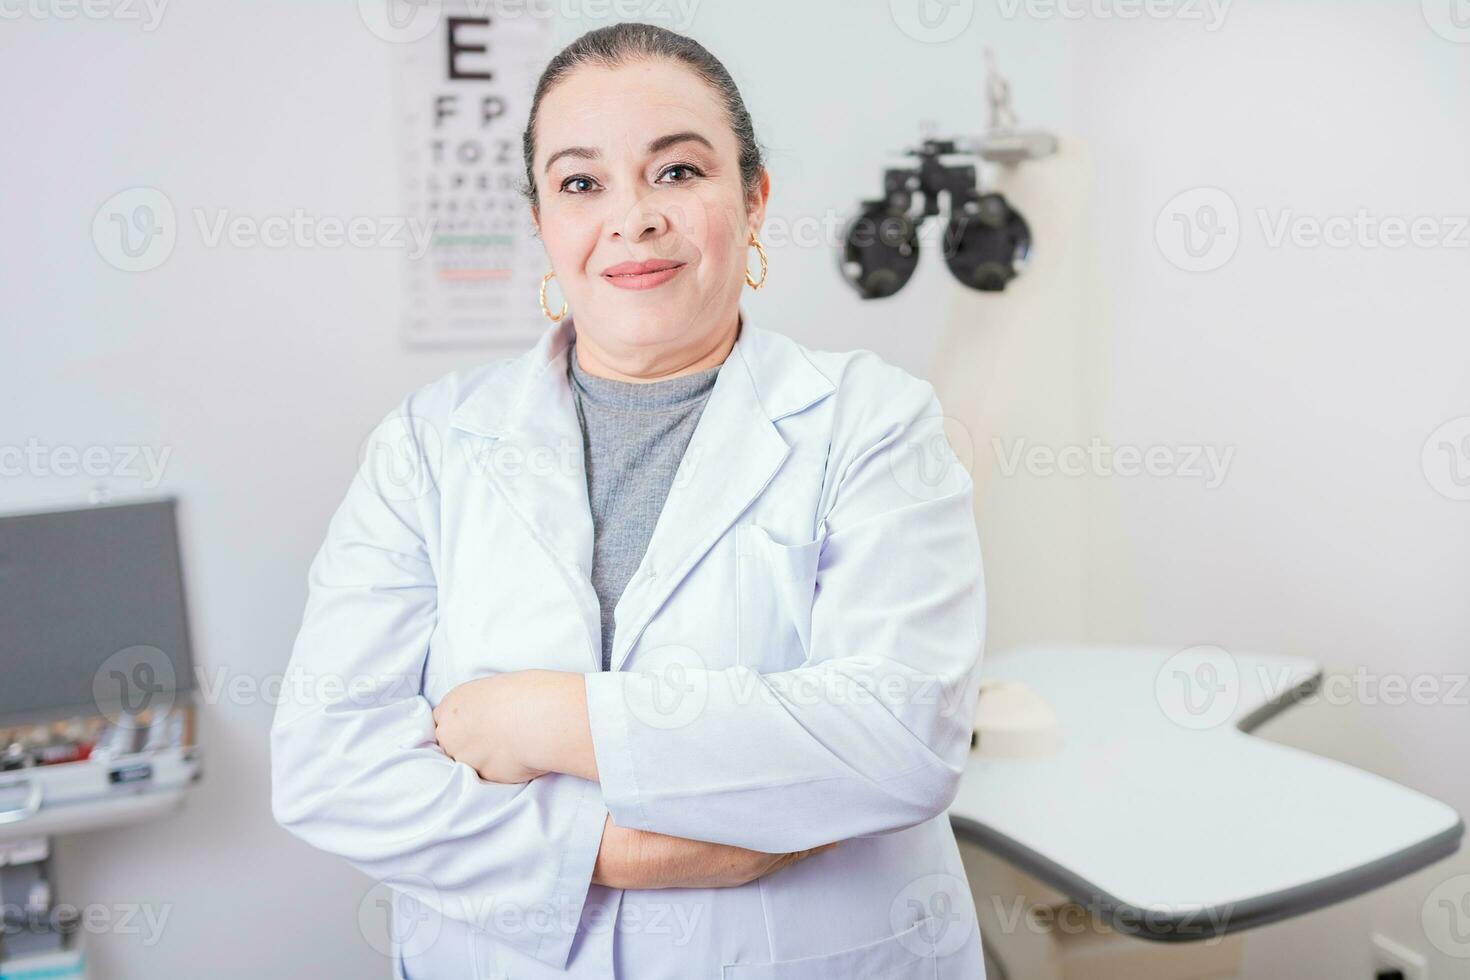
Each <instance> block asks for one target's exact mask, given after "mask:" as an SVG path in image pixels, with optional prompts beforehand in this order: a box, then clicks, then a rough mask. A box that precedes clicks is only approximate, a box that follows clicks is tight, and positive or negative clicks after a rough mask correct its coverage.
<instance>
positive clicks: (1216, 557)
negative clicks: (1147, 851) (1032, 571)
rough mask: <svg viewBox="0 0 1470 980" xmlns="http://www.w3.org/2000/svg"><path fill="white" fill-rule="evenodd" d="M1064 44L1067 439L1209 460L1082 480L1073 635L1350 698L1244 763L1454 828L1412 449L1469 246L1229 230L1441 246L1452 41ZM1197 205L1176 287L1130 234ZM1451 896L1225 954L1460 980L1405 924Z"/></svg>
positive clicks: (1457, 107) (1137, 235)
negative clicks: (1207, 249) (1285, 764)
mask: <svg viewBox="0 0 1470 980" xmlns="http://www.w3.org/2000/svg"><path fill="white" fill-rule="evenodd" d="M1425 6H1426V8H1433V7H1435V5H1434V4H1432V3H1431V4H1426V5H1425ZM1082 26H1083V30H1084V33H1085V35H1086V39H1085V41H1084V42H1083V43H1082V44H1080V45H1079V46H1078V49H1077V51H1078V54H1079V56H1080V58H1081V62H1080V65H1079V66H1078V67H1077V69H1076V70H1077V72H1078V74H1080V75H1082V76H1083V77H1086V78H1087V79H1088V85H1087V86H1086V89H1085V90H1084V91H1083V92H1082V93H1081V97H1082V100H1083V101H1082V106H1083V109H1082V112H1083V116H1084V118H1085V119H1086V122H1085V124H1084V125H1085V128H1086V131H1087V132H1088V134H1089V135H1090V137H1091V139H1092V140H1093V142H1094V146H1095V148H1096V151H1097V157H1098V161H1099V170H1100V174H1099V184H1100V186H1101V187H1102V188H1103V191H1102V193H1101V194H1100V197H1099V202H1098V221H1099V225H1098V234H1099V235H1100V238H1101V240H1102V241H1103V242H1104V243H1105V245H1104V247H1103V249H1102V256H1103V275H1104V278H1105V279H1106V280H1107V281H1109V282H1110V283H1111V284H1112V286H1113V290H1112V294H1113V295H1112V300H1111V303H1110V306H1109V309H1108V313H1109V316H1110V320H1111V331H1112V343H1111V344H1110V347H1109V349H1110V350H1111V360H1110V361H1109V362H1108V363H1107V364H1105V365H1097V369H1098V370H1099V371H1101V372H1103V373H1104V374H1105V375H1106V377H1107V384H1106V391H1107V394H1105V395H1104V396H1103V397H1102V398H1101V400H1100V403H1099V404H1097V405H1096V406H1095V409H1094V412H1093V416H1094V420H1095V424H1096V426H1097V428H1098V430H1100V431H1102V432H1104V433H1105V434H1106V436H1107V439H1108V440H1109V441H1110V442H1111V443H1113V444H1114V445H1119V446H1121V445H1140V446H1148V445H1152V444H1156V443H1167V444H1172V445H1188V444H1193V445H1205V446H1216V447H1221V448H1225V447H1230V448H1233V449H1234V453H1235V455H1234V458H1233V461H1232V463H1231V466H1230V468H1229V470H1228V475H1227V477H1226V479H1225V481H1224V483H1223V484H1222V485H1221V486H1219V487H1218V488H1216V489H1205V488H1204V487H1203V486H1202V481H1200V480H1195V479H1188V478H1162V479H1152V478H1148V477H1138V478H1132V479H1123V478H1113V479H1106V480H1096V481H1092V486H1091V493H1090V496H1089V501H1090V508H1091V509H1090V520H1089V529H1090V537H1089V540H1088V546H1087V548H1086V550H1085V553H1086V555H1087V558H1088V566H1089V567H1088V574H1087V582H1088V589H1089V594H1088V597H1087V601H1088V610H1089V626H1090V632H1091V634H1092V635H1093V636H1094V637H1095V638H1097V639H1102V640H1109V639H1124V640H1147V641H1157V642H1165V643H1177V644H1179V645H1180V646H1181V647H1183V646H1188V645H1192V644H1196V643H1218V644H1221V645H1223V646H1225V647H1226V648H1227V649H1228V648H1231V647H1234V648H1237V649H1259V650H1272V651H1280V652H1284V653H1293V654H1302V655H1306V656H1310V657H1314V658H1317V659H1319V660H1320V661H1322V662H1323V663H1324V664H1325V665H1326V666H1327V667H1328V669H1329V670H1330V671H1334V672H1338V673H1342V674H1346V675H1349V676H1352V675H1354V673H1355V672H1356V671H1362V672H1363V673H1364V676H1366V677H1367V678H1368V679H1369V684H1370V686H1369V687H1368V688H1367V690H1368V695H1367V697H1360V696H1358V695H1356V694H1355V693H1353V689H1351V688H1348V689H1344V690H1346V691H1347V692H1348V695H1349V696H1347V697H1345V698H1334V699H1333V700H1334V702H1335V703H1330V704H1329V703H1319V704H1316V705H1313V706H1309V707H1305V708H1301V709H1298V710H1296V711H1294V712H1292V713H1289V714H1288V715H1286V716H1284V717H1283V718H1282V719H1281V720H1280V721H1279V722H1277V723H1275V724H1273V725H1272V726H1269V727H1268V729H1267V737H1273V738H1280V739H1283V740H1285V741H1288V742H1291V743H1292V744H1296V745H1300V746H1303V747H1306V748H1309V749H1311V750H1313V751H1317V752H1320V753H1322V754H1324V755H1328V756H1331V757H1334V758H1338V759H1342V760H1344V761H1346V762H1349V763H1352V764H1355V765H1358V766H1362V767H1364V768H1367V769H1369V770H1372V771H1374V772H1378V773H1380V774H1382V775H1384V776H1387V777H1389V778H1392V779H1395V780H1398V781H1400V782H1403V783H1405V784H1407V785H1409V786H1412V787H1414V788H1416V789H1419V790H1421V791H1424V792H1427V793H1430V794H1432V795H1435V796H1438V797H1439V798H1441V799H1444V800H1446V801H1447V802H1449V803H1450V804H1452V805H1454V806H1456V807H1457V808H1458V809H1460V810H1461V812H1467V811H1470V775H1467V770H1466V768H1465V765H1464V760H1463V758H1462V755H1463V751H1462V750H1463V748H1464V746H1465V745H1467V744H1470V705H1467V702H1466V698H1467V697H1470V692H1467V691H1465V690H1460V691H1458V697H1457V698H1454V697H1450V695H1452V694H1454V693H1455V692H1454V689H1455V687H1456V686H1457V685H1458V683H1459V679H1463V678H1464V676H1465V674H1466V673H1467V672H1470V606H1467V603H1466V601H1465V598H1466V596H1467V595H1470V562H1467V561H1466V546H1467V544H1470V503H1464V502H1455V501H1452V500H1450V499H1447V498H1446V497H1444V496H1442V495H1441V494H1439V493H1438V492H1436V490H1435V489H1434V487H1433V485H1431V482H1430V480H1429V479H1428V478H1427V477H1426V474H1425V472H1424V470H1423V469H1422V467H1421V462H1420V450H1421V447H1422V446H1423V444H1424V443H1425V440H1426V439H1427V438H1428V437H1429V435H1430V433H1431V432H1432V431H1433V430H1435V429H1436V427H1438V426H1439V425H1440V424H1441V423H1444V422H1446V421H1448V420H1451V419H1454V418H1457V417H1461V416H1466V415H1470V331H1467V329H1466V328H1467V321H1466V316H1465V309H1466V306H1465V297H1466V283H1467V272H1470V231H1466V230H1465V229H1463V228H1460V229H1459V231H1458V233H1457V235H1458V242H1459V245H1458V247H1448V248H1446V247H1430V248H1416V247H1402V248H1389V247H1384V246H1380V247H1376V248H1375V247H1369V246H1368V245H1367V244H1363V245H1356V244H1355V245H1353V246H1351V247H1345V248H1334V247H1325V246H1317V247H1297V246H1294V245H1292V244H1291V243H1290V242H1288V243H1286V244H1284V245H1281V246H1279V247H1273V246H1272V245H1271V244H1270V239H1268V237H1267V235H1266V233H1265V232H1264V231H1263V229H1262V226H1261V222H1260V219H1259V217H1258V210H1259V209H1264V210H1265V212H1266V213H1267V215H1268V217H1269V221H1270V222H1271V226H1272V227H1273V228H1274V227H1275V223H1276V222H1279V221H1280V220H1281V218H1282V216H1283V215H1285V214H1287V213H1288V212H1289V213H1292V214H1294V215H1297V216H1316V217H1317V218H1324V219H1325V218H1327V217H1329V216H1333V215H1346V216H1348V217H1352V216H1354V215H1356V214H1357V212H1358V211H1359V209H1365V210H1366V212H1367V213H1368V214H1369V215H1371V216H1373V217H1374V218H1376V219H1379V220H1382V219H1385V218H1407V219H1413V218H1415V217H1419V216H1426V217H1429V218H1432V219H1435V220H1436V221H1437V222H1438V223H1439V224H1440V226H1441V230H1442V232H1443V233H1446V234H1450V233H1454V229H1455V227H1456V225H1455V223H1454V221H1453V218H1454V216H1459V217H1460V218H1461V219H1462V220H1463V218H1464V217H1465V216H1466V215H1470V183H1467V181H1466V179H1465V166H1464V161H1465V160H1466V158H1467V155H1470V113H1467V105H1466V93H1467V92H1470V44H1466V43H1454V42H1452V41H1450V40H1448V39H1446V38H1445V37H1442V36H1440V35H1439V34H1437V33H1436V32H1435V31H1433V30H1431V28H1430V26H1429V23H1428V20H1427V18H1426V15H1425V13H1424V12H1423V11H1421V5H1420V4H1417V3H1410V4H1394V3H1369V2H1355V3H1318V2H1291V3H1250V4H1247V3H1237V4H1235V5H1234V6H1233V7H1231V8H1230V9H1229V12H1228V14H1227V18H1226V20H1225V22H1224V24H1223V26H1222V27H1221V28H1220V29H1219V30H1218V31H1214V32H1209V31H1204V30H1201V29H1199V28H1198V27H1197V26H1191V25H1187V24H1183V23H1179V22H1169V21H1159V22H1149V21H1140V22H1134V23H1128V24H1122V23H1118V22H1110V21H1106V20H1102V19H1094V20H1092V21H1091V22H1089V23H1086V24H1085V25H1082ZM1199 186H1213V187H1217V188H1219V189H1221V190H1223V191H1225V192H1226V193H1228V194H1229V195H1230V197H1231V198H1233V200H1234V202H1235V204H1236V206H1237V207H1238V209H1239V212H1240V216H1241V226H1242V232H1241V237H1240V243H1239V246H1238V250H1237V251H1236V253H1235V255H1234V257H1233V258H1232V259H1230V260H1229V261H1228V262H1227V263H1226V264H1225V265H1223V266H1222V267H1220V268H1218V269H1216V270H1214V271H1208V272H1187V271H1182V270H1181V269H1179V268H1177V267H1176V266H1174V265H1172V264H1171V263H1170V262H1169V260H1168V259H1167V258H1166V256H1165V254H1164V252H1163V251H1162V250H1161V248H1160V246H1159V245H1158V243H1157V242H1156V239H1155V234H1154V222H1155V217H1156V216H1157V215H1158V214H1159V213H1160V211H1161V210H1162V209H1164V207H1165V205H1166V202H1168V201H1169V200H1170V199H1171V198H1173V197H1174V195H1176V194H1178V193H1180V192H1182V191H1185V190H1187V189H1190V188H1194V187H1199ZM1370 241H1371V240H1370ZM1464 462H1467V463H1470V460H1465V461H1464ZM989 557H990V558H991V560H992V561H993V560H994V559H995V556H994V555H991V556H989ZM1386 677H1397V678H1400V679H1402V680H1403V681H1405V682H1408V683H1413V682H1414V681H1415V680H1416V679H1423V680H1421V681H1420V682H1421V683H1424V684H1428V685H1433V686H1434V687H1435V688H1436V689H1437V690H1438V691H1439V692H1440V695H1441V696H1440V697H1438V698H1437V699H1435V700H1433V701H1432V702H1431V703H1427V704H1424V705H1422V706H1416V705H1413V704H1393V703H1386V702H1389V701H1390V700H1391V698H1390V696H1389V695H1391V694H1392V690H1391V689H1384V688H1380V687H1378V686H1377V685H1378V684H1380V683H1382V680H1381V679H1382V678H1386ZM1342 818H1343V820H1345V821H1351V820H1353V819H1355V815H1354V814H1343V815H1342ZM1467 871H1470V854H1466V853H1464V852H1462V853H1461V854H1460V855H1459V856H1458V857H1456V858H1455V859H1453V860H1452V861H1447V862H1442V863H1441V864H1439V865H1436V866H1435V867H1432V868H1430V869H1427V870H1426V871H1424V872H1422V873H1420V874H1418V875H1416V876H1414V877H1412V878H1411V879H1408V880H1406V881H1404V882H1402V883H1399V884H1397V885H1395V886H1392V887H1389V888H1385V889H1383V890H1381V891H1379V892H1376V893H1373V894H1372V895H1369V896H1366V897H1364V898H1362V899H1359V900H1357V901H1354V902H1350V903H1347V904H1346V905H1343V906H1340V907H1338V908H1335V909H1332V910H1328V911H1324V912H1322V913H1319V914H1318V915H1315V916H1311V917H1308V918H1307V919H1304V920H1298V921H1294V922H1290V923H1286V924H1283V925H1280V926H1275V927H1272V928H1269V929H1266V930H1262V931H1260V932H1258V933H1255V934H1253V935H1251V936H1250V937H1249V939H1248V941H1247V951H1248V952H1247V959H1248V964H1249V965H1250V967H1251V971H1250V974H1249V975H1250V976H1253V977H1261V978H1268V977H1279V976H1285V975H1290V976H1293V977H1297V978H1303V980H1305V978H1313V977H1321V978H1334V980H1335V978H1341V977H1367V976H1371V975H1372V972H1371V969H1370V966H1371V961H1370V960H1369V959H1368V958H1367V957H1368V953H1367V935H1366V933H1367V931H1368V930H1369V929H1370V928H1377V929H1381V930H1383V931H1385V932H1387V933H1388V934H1389V935H1391V936H1392V937H1394V938H1395V939H1398V940H1399V941H1401V942H1403V943H1405V944H1407V945H1410V946H1412V947H1415V948H1417V949H1419V950H1420V951H1422V952H1424V953H1425V954H1427V955H1429V956H1430V957H1431V962H1432V965H1433V968H1434V972H1433V974H1432V975H1434V976H1445V977H1448V976H1460V975H1463V971H1465V970H1466V968H1467V966H1466V961H1465V960H1464V959H1462V958H1453V957H1450V956H1448V955H1446V954H1445V953H1443V952H1440V951H1439V950H1437V949H1436V948H1435V947H1434V946H1433V945H1432V943H1431V942H1430V941H1429V937H1427V936H1426V935H1425V933H1424V930H1423V928H1422V926H1421V925H1420V910H1421V905H1422V904H1423V902H1424V900H1425V898H1426V897H1427V896H1428V894H1429V892H1430V891H1431V889H1433V887H1434V886H1435V885H1437V884H1439V883H1440V882H1442V881H1445V880H1446V879H1448V878H1450V877H1452V876H1454V875H1456V874H1463V873H1465V872H1467ZM1462 928H1463V924H1462ZM1283 962H1290V963H1292V964H1293V965H1292V967H1291V968H1290V970H1289V971H1287V970H1285V969H1284V968H1283V965H1282V964H1283Z"/></svg>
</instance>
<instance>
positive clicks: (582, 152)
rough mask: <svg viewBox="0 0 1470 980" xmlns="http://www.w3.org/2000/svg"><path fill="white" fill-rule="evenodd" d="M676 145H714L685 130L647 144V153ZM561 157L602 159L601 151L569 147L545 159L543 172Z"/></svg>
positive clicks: (591, 148)
mask: <svg viewBox="0 0 1470 980" xmlns="http://www.w3.org/2000/svg"><path fill="white" fill-rule="evenodd" d="M678 143H701V144H703V145H704V147H705V149H707V150H709V151H711V152H714V144H712V143H710V141H709V140H707V139H705V138H704V137H703V136H701V135H699V134H698V133H696V132H694V131H693V130H685V131H683V132H681V133H670V134H669V135H667V136H660V137H659V138H658V139H656V140H654V141H653V142H651V143H649V144H648V151H647V152H648V153H649V154H650V155H652V154H654V153H658V152H660V151H662V150H666V149H668V148H669V147H671V146H674V145H676V144H678ZM562 157H576V158H578V159H580V160H599V159H601V158H602V151H601V150H599V149H597V148H596V147H593V146H569V147H567V148H566V149H564V150H557V151H556V152H555V153H553V154H552V155H551V156H550V157H548V158H547V160H546V166H545V167H544V168H543V169H544V170H545V172H546V173H550V172H551V165H552V164H553V163H555V162H556V161H558V160H560V159H561V158H562Z"/></svg>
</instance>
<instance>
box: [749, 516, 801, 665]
mask: <svg viewBox="0 0 1470 980" xmlns="http://www.w3.org/2000/svg"><path fill="white" fill-rule="evenodd" d="M822 543H823V538H822V537H820V536H819V537H818V538H817V539H816V540H814V541H801V542H797V543H795V544H783V543H781V542H779V541H777V540H776V539H775V538H774V537H772V536H771V533H770V532H769V531H767V530H766V529H765V528H763V527H761V526H760V525H758V524H739V525H736V527H735V563H736V568H735V591H736V596H735V607H736V624H735V629H736V639H735V647H736V653H737V656H738V658H739V663H740V665H741V666H744V667H751V668H753V669H755V670H757V671H759V672H761V673H765V672H768V671H778V670H790V669H791V668H793V667H797V666H800V664H801V663H802V661H804V660H805V659H806V658H807V656H808V655H809V654H810V652H811V623H812V600H813V598H814V597H815V595H816V582H817V565H818V561H819V559H820V558H821V554H822Z"/></svg>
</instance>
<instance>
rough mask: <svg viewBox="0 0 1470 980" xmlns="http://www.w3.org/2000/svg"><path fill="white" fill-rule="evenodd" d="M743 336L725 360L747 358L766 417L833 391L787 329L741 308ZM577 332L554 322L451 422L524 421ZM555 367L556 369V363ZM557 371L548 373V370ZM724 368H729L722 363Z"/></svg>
mask: <svg viewBox="0 0 1470 980" xmlns="http://www.w3.org/2000/svg"><path fill="white" fill-rule="evenodd" d="M739 313H740V323H741V329H740V336H739V337H737V338H736V340H735V345H734V347H733V348H732V349H731V351H730V354H729V356H728V357H727V358H726V360H725V363H726V365H729V364H734V363H741V362H743V363H744V364H745V366H746V369H747V371H749V380H750V383H751V384H752V385H753V386H754V389H755V396H756V399H757V401H758V402H759V403H760V406H761V410H762V411H763V412H764V413H765V417H766V418H767V419H768V420H770V421H772V422H775V421H777V420H779V419H782V418H785V417H786V416H787V415H791V414H792V413H794V412H799V411H801V410H802V409H804V408H806V407H808V406H809V405H812V404H814V403H815V402H817V401H819V400H821V399H822V398H824V397H826V396H827V395H828V394H830V393H831V392H832V391H833V385H832V382H831V381H829V380H828V379H827V378H826V376H825V375H823V374H822V373H821V372H820V371H818V370H817V368H816V367H815V366H814V365H813V364H812V363H811V361H809V360H807V358H806V355H805V354H803V353H802V351H801V348H800V347H799V346H798V345H797V344H796V343H795V342H794V341H792V340H791V339H790V338H788V337H786V336H785V335H783V334H778V333H773V332H771V331H769V330H765V329H762V328H759V327H756V328H754V329H752V326H753V325H752V323H751V319H750V315H749V314H748V313H746V311H745V309H744V307H741V308H740V311H739ZM575 336H576V325H575V323H574V321H573V318H572V317H571V316H568V317H566V318H565V319H564V320H562V321H561V322H560V323H556V324H553V325H552V326H551V328H550V329H549V330H547V331H546V333H544V334H542V335H541V338H540V339H539V340H538V341H537V342H536V344H535V345H534V346H533V347H532V348H531V349H530V350H528V351H526V352H525V353H524V354H521V355H520V356H518V357H516V358H515V359H513V360H512V361H510V362H509V364H508V365H507V368H506V369H507V370H508V371H509V372H510V376H511V379H512V380H511V383H510V384H504V383H500V382H502V380H503V379H502V378H500V377H496V378H495V379H494V381H495V382H496V383H490V384H482V385H480V386H479V387H477V388H475V389H474V390H473V391H471V392H469V393H468V395H467V396H466V397H465V399H464V401H463V402H461V403H460V404H459V406H458V407H457V408H456V409H455V410H454V412H453V414H452V415H451V416H450V420H449V421H450V424H451V425H452V426H454V427H455V428H458V429H463V430H465V431H466V432H472V433H474V434H476V435H481V436H490V437H492V438H493V437H498V436H501V435H504V434H505V433H506V432H507V431H509V430H511V429H514V428H516V427H518V426H520V425H521V424H523V423H524V419H525V416H526V414H527V413H528V412H530V411H531V410H532V408H533V405H534V401H535V396H536V391H535V387H536V385H537V382H538V380H539V381H540V383H541V384H542V385H545V384H546V383H547V382H551V383H555V382H556V381H557V380H560V379H561V378H562V377H563V376H564V375H565V372H566V367H567V360H566V353H567V348H568V347H570V345H571V342H572V339H573V338H574V337H575ZM553 368H554V369H555V370H551V369H553ZM548 372H549V373H550V374H551V375H552V376H553V377H550V378H548V377H546V374H547V373H548ZM720 373H721V374H724V373H725V372H724V370H723V369H722V370H721V372H720Z"/></svg>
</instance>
